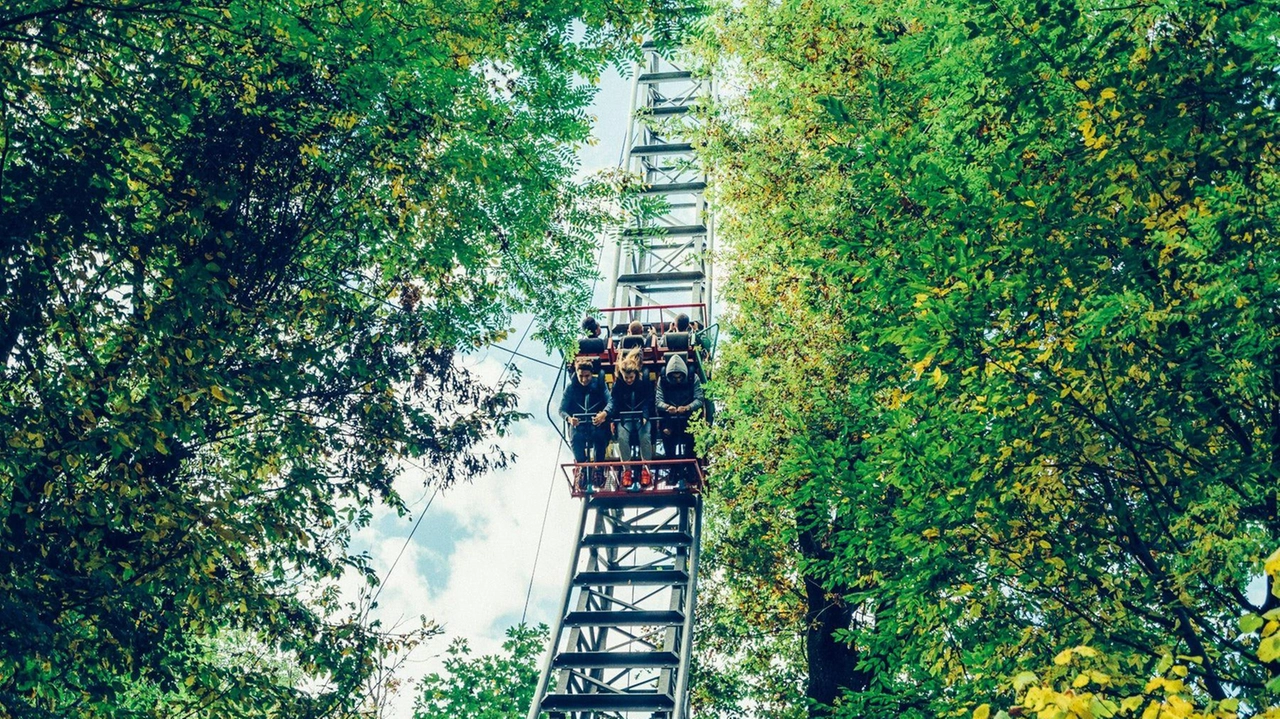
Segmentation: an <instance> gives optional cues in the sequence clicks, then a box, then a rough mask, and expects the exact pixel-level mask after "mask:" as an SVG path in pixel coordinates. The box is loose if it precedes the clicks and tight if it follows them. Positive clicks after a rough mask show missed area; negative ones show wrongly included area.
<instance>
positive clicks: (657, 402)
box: [653, 381, 671, 412]
mask: <svg viewBox="0 0 1280 719" xmlns="http://www.w3.org/2000/svg"><path fill="white" fill-rule="evenodd" d="M654 392H655V394H654V400H653V404H654V406H655V407H657V408H658V411H659V412H666V411H667V410H669V409H671V405H669V404H667V403H666V402H664V401H663V398H662V382H661V381H659V382H658V386H657V388H656V389H655V390H654Z"/></svg>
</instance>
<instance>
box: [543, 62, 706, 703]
mask: <svg viewBox="0 0 1280 719" xmlns="http://www.w3.org/2000/svg"><path fill="white" fill-rule="evenodd" d="M709 92H710V86H709V82H708V81H706V80H703V79H699V78H697V77H695V76H694V75H693V73H692V72H690V71H689V70H687V69H685V68H683V67H681V66H679V65H677V64H676V63H675V62H673V60H672V56H671V54H670V53H668V52H666V51H661V50H659V48H658V47H657V46H655V45H654V44H652V43H646V44H645V45H644V46H643V60H642V61H641V63H640V64H639V67H637V69H636V73H635V77H634V79H633V85H632V105H631V107H632V113H631V119H630V123H629V128H628V132H627V148H626V154H625V158H626V159H625V165H626V167H627V168H628V169H630V170H631V171H632V172H633V173H635V174H636V175H637V176H638V177H639V178H640V180H641V181H642V184H641V185H640V186H639V187H637V188H635V190H634V198H633V199H636V200H637V202H638V203H639V204H641V205H643V207H644V208H645V209H646V210H647V211H646V212H642V213H637V215H636V219H635V220H634V222H633V223H632V225H631V226H630V227H629V228H627V229H626V230H625V231H624V232H623V233H622V236H621V237H620V238H619V242H618V243H617V248H616V250H615V254H614V262H613V282H612V287H611V298H612V304H613V307H614V308H623V310H624V313H626V314H631V315H633V318H634V315H638V314H640V313H641V311H642V310H641V308H646V307H647V308H652V309H651V311H657V312H661V313H663V316H664V317H666V318H667V319H670V318H671V317H673V316H674V313H673V312H672V310H670V309H667V308H668V307H669V306H672V305H674V306H676V307H686V308H689V309H690V310H691V311H690V315H691V316H692V319H694V320H696V321H698V322H699V323H700V324H701V325H702V327H707V325H708V322H709V321H710V319H711V311H710V302H711V290H712V275H711V264H710V262H711V260H710V252H711V250H712V237H713V234H712V233H713V227H712V223H711V218H710V215H709V213H708V211H707V205H706V201H705V200H704V198H703V190H704V189H705V188H706V175H705V173H704V172H703V171H702V168H701V167H700V166H699V164H698V161H697V159H696V158H695V156H694V153H693V146H692V143H691V140H692V132H691V130H692V129H693V127H694V123H695V122H696V121H697V118H696V115H695V113H694V109H695V106H696V105H697V103H698V101H699V99H700V98H703V97H705V96H707V95H708V94H709ZM630 308H636V309H635V312H632V311H631V310H630ZM689 461H690V462H692V460H689ZM697 486H699V487H700V486H701V482H700V481H699V482H698V483H697ZM701 526H702V497H701V495H700V494H698V493H697V492H696V491H691V490H683V489H682V490H671V491H646V492H642V493H637V494H631V495H626V496H617V495H614V496H589V497H587V498H584V500H583V505H582V513H581V517H580V519H579V522H578V531H577V535H576V536H577V544H576V546H575V548H574V553H573V556H572V558H571V561H570V564H569V572H568V576H567V578H566V582H565V593H564V601H563V603H562V606H561V609H560V614H559V615H558V616H557V618H556V621H555V626H554V627H553V628H552V634H551V647H550V650H549V652H548V655H547V659H546V662H545V664H544V667H543V672H542V677H541V680H540V682H539V685H538V688H537V691H536V693H535V695H534V700H533V704H532V706H531V707H530V709H529V714H528V718H529V719H538V718H539V717H540V716H544V715H545V716H549V717H553V718H557V719H558V718H564V719H606V718H607V719H623V718H625V719H641V718H644V719H650V718H653V719H684V718H686V717H688V716H689V707H688V704H689V702H688V685H689V667H690V659H691V654H692V646H693V612H694V607H695V606H696V603H697V577H698V551H699V540H700V534H701Z"/></svg>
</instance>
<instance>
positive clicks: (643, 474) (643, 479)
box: [640, 467, 653, 487]
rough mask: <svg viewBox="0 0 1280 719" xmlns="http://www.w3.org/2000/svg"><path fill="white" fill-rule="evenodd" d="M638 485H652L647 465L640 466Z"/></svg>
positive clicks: (651, 477) (651, 476)
mask: <svg viewBox="0 0 1280 719" xmlns="http://www.w3.org/2000/svg"><path fill="white" fill-rule="evenodd" d="M640 486H641V487H652V486H653V475H652V474H649V468H648V467H641V468H640Z"/></svg>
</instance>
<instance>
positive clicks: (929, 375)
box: [704, 0, 1280, 717]
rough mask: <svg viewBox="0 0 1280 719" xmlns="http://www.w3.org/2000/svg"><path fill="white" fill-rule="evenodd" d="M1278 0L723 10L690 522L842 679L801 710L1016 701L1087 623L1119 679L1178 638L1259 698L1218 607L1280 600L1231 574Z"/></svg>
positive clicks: (1262, 348) (769, 616)
mask: <svg viewBox="0 0 1280 719" xmlns="http://www.w3.org/2000/svg"><path fill="white" fill-rule="evenodd" d="M1277 9H1278V8H1277V6H1276V4H1275V3H1274V2H1270V1H1264V2H1252V1H1249V2H1244V1H1241V2H1235V1H1233V0H1227V1H1226V2H1200V1H1199V0H1172V1H1171V2H1165V3H1145V2H1140V3H1128V4H1124V3H1121V4H1116V3H1096V2H1086V1H1079V0H1035V1H1032V0H1001V1H999V2H993V1H989V0H988V1H983V2H969V1H963V0H962V1H959V2H955V1H949V2H939V1H937V0H912V1H910V2H905V3H894V4H890V5H886V4H882V3H878V2H861V1H855V2H839V3H836V2H826V1H825V0H794V1H787V0H784V1H783V2H780V3H778V2H746V3H741V4H734V5H731V6H726V7H725V8H724V9H723V10H722V11H721V12H720V13H719V15H718V18H717V20H716V22H715V23H714V25H713V27H712V32H711V33H710V37H711V41H710V42H708V43H707V44H708V45H709V47H710V49H709V51H708V52H709V54H710V55H711V58H712V62H713V63H715V67H716V68H717V69H718V70H719V71H721V72H722V73H723V74H724V81H723V83H722V85H723V86H725V87H728V88H730V90H729V91H728V92H727V93H726V98H725V100H724V101H723V102H722V103H721V105H720V107H719V114H718V120H717V122H714V123H712V124H711V125H710V127H709V129H708V131H707V133H706V137H705V138H704V146H705V148H706V153H707V156H708V158H709V159H710V161H711V166H712V167H713V172H714V173H715V175H716V180H717V195H716V196H717V199H718V201H719V202H720V205H719V206H720V208H721V212H720V215H719V216H720V218H721V224H720V225H719V227H720V230H721V237H722V238H724V239H726V240H727V241H728V242H729V243H730V245H731V249H730V251H729V256H728V259H729V265H730V277H729V279H728V282H727V283H726V294H727V298H728V299H729V300H730V301H731V303H732V304H733V306H734V308H735V310H734V314H733V317H732V318H731V320H730V323H731V325H732V330H733V332H732V335H733V336H734V337H735V341H734V343H733V345H732V346H731V347H728V348H726V349H725V350H724V351H723V352H722V353H721V361H722V364H721V365H720V367H719V371H718V374H717V383H718V384H719V385H720V386H719V391H720V393H721V396H722V397H723V408H722V411H721V413H720V422H719V427H718V428H717V429H716V430H715V432H714V434H713V436H712V437H711V440H712V445H713V446H712V452H713V453H714V454H715V461H716V468H717V471H716V477H717V480H716V482H715V483H713V492H714V506H715V509H714V511H716V512H719V513H720V514H721V515H722V516H723V517H724V519H723V520H722V524H723V525H724V526H727V527H728V529H727V530H726V531H725V533H723V534H721V535H719V536H716V535H713V537H714V538H715V539H716V541H717V544H716V546H715V547H713V548H712V549H711V550H710V554H711V555H712V556H713V557H714V556H719V557H720V560H719V561H720V562H721V565H722V566H723V567H725V568H726V574H725V577H726V579H727V581H729V582H730V583H731V584H732V585H733V586H732V589H733V591H731V592H730V596H731V598H732V601H733V602H734V606H737V607H740V608H747V609H755V610H756V611H751V612H748V613H747V614H746V615H745V616H744V617H743V619H742V622H743V623H744V624H747V625H748V626H754V627H758V628H760V629H761V630H765V629H768V628H769V626H770V624H772V623H774V622H775V621H776V618H777V617H778V616H789V617H792V618H793V619H794V624H792V627H791V631H792V633H793V634H794V635H796V636H805V637H806V639H807V641H808V642H809V646H808V648H807V652H808V656H807V660H808V661H807V664H808V667H809V669H810V670H811V671H810V677H809V679H810V681H809V688H808V695H809V698H811V699H814V700H817V701H818V702H820V703H829V702H828V701H827V700H828V699H829V698H830V697H832V696H833V695H835V694H840V693H843V694H844V697H843V699H841V700H840V701H838V702H835V704H836V708H835V709H832V710H829V709H824V708H822V707H820V706H816V707H814V708H813V709H812V713H813V714H814V715H822V714H827V713H833V712H834V713H835V714H837V715H841V716H881V715H895V716H930V717H931V716H938V715H942V714H944V713H946V712H950V711H963V710H965V709H966V707H972V706H976V705H980V704H983V703H990V704H991V705H994V706H1001V705H1007V704H1009V702H1010V701H1011V699H1012V690H1011V688H1010V681H1011V679H1012V678H1014V677H1017V676H1020V675H1021V674H1022V673H1023V672H1025V671H1033V672H1035V671H1044V670H1045V668H1046V667H1053V666H1056V665H1054V664H1052V661H1051V660H1052V658H1053V657H1055V656H1058V655H1059V652H1060V650H1062V649H1066V648H1070V647H1075V646H1078V645H1089V646H1090V647H1092V648H1096V649H1097V650H1100V651H1102V653H1103V654H1105V655H1106V656H1108V657H1115V658H1116V659H1115V661H1116V662H1118V663H1119V664H1120V665H1121V666H1125V667H1128V668H1129V671H1128V672H1127V674H1126V676H1128V677H1130V678H1131V681H1132V682H1136V683H1137V687H1136V691H1138V692H1141V691H1142V689H1143V684H1142V682H1144V681H1146V678H1147V677H1150V676H1152V675H1155V674H1162V673H1164V672H1166V671H1168V670H1169V667H1168V666H1167V665H1165V664H1163V662H1164V661H1165V658H1166V657H1169V656H1178V655H1183V656H1193V657H1196V658H1197V659H1196V661H1195V662H1188V663H1186V664H1185V665H1184V666H1183V671H1185V672H1186V673H1187V677H1186V694H1187V696H1188V697H1189V698H1190V699H1191V700H1194V702H1195V703H1196V704H1197V705H1200V706H1210V705H1212V704H1213V703H1214V702H1220V701H1225V700H1226V699H1227V697H1228V696H1238V697H1239V698H1240V699H1241V702H1240V710H1241V711H1242V712H1245V713H1251V712H1254V711H1257V710H1258V708H1259V707H1263V706H1268V705H1269V703H1270V702H1271V701H1272V697H1273V689H1269V688H1268V682H1269V680H1270V679H1272V678H1274V677H1275V676H1276V673H1277V671H1280V670H1278V668H1277V667H1278V666H1280V665H1277V664H1276V662H1275V657H1274V655H1269V654H1265V655H1264V656H1262V657H1260V656H1259V653H1257V652H1256V651H1255V649H1256V647H1257V646H1258V645H1257V644H1256V642H1257V641H1258V635H1257V634H1256V633H1254V634H1249V633H1246V634H1242V633H1241V631H1240V629H1241V627H1240V625H1238V624H1237V622H1238V621H1239V618H1240V616H1241V615H1248V616H1251V617H1256V616H1257V615H1259V614H1262V613H1265V612H1268V611H1270V610H1272V609H1274V608H1275V607H1276V605H1277V602H1278V601H1280V600H1277V599H1276V598H1275V596H1274V595H1271V594H1268V595H1266V596H1265V597H1262V596H1257V595H1256V593H1255V594H1252V595H1251V594H1250V586H1251V585H1252V584H1255V583H1257V582H1258V581H1260V577H1261V574H1260V572H1259V571H1258V568H1259V566H1260V565H1261V559H1262V558H1263V557H1265V556H1266V555H1268V554H1269V553H1270V551H1271V550H1272V549H1273V548H1274V547H1275V546H1277V545H1278V544H1280V509H1278V507H1280V502H1278V499H1277V493H1280V482H1278V481H1277V480H1278V479H1280V465H1278V464H1277V461H1278V459H1280V355H1277V351H1280V325H1278V323H1277V321H1276V307H1277V303H1278V302H1280V274H1277V273H1278V271H1280V244H1277V242H1276V237H1275V235H1274V228H1275V226H1276V223H1277V219H1280V217H1278V215H1280V196H1278V195H1277V192H1278V191H1280V184H1278V183H1277V180H1278V179H1280V177H1278V176H1277V172H1276V161H1277V159H1278V158H1277V135H1278V133H1280V118H1278V117H1277V98H1276V96H1275V91H1276V88H1277V87H1280V84H1278V83H1277V80H1280V78H1277V77H1276V74H1277V70H1280V46H1277V44H1276V43H1275V42H1274V37H1275V35H1276V33H1277V31H1280V12H1277ZM729 568H733V570H732V571H729ZM815 583H816V584H817V585H818V586H820V587H821V589H822V590H823V591H822V592H821V593H820V594H817V595H816V598H817V599H818V601H817V602H816V603H815V601H814V599H815V593H814V592H812V591H811V590H812V588H813V586H814V584H815ZM771 584H776V585H778V586H779V587H780V589H779V591H777V592H776V593H775V596H774V597H773V598H770V599H768V600H767V601H763V600H761V599H760V598H758V596H757V595H758V594H759V588H760V586H762V585H765V586H767V585H771ZM781 587H787V588H789V589H784V588H781ZM797 592H800V593H803V595H804V598H803V599H802V598H801V597H800V596H799V595H798V594H797ZM735 595H736V596H735ZM775 606H776V607H782V608H784V609H786V610H787V612H789V613H787V614H782V613H780V612H778V611H774V607H775ZM815 610H818V611H817V612H815ZM770 612H772V613H770ZM824 613H825V614H824ZM831 613H834V614H835V615H836V620H837V621H836V622H835V623H834V624H843V625H844V626H842V627H840V628H839V629H838V630H835V631H833V629H835V627H834V626H833V623H832V622H830V620H829V618H828V617H829V616H830V614H831ZM1252 621H1257V620H1256V619H1254V620H1250V622H1252ZM775 633H776V632H775ZM822 635H826V636H822ZM743 636H744V637H746V638H745V639H743V640H742V642H741V643H740V644H739V645H738V646H737V647H736V648H735V650H734V651H738V652H744V651H746V652H750V651H753V650H755V649H753V647H755V646H756V645H753V644H752V642H753V641H758V640H756V639H753V638H752V632H743ZM833 640H834V645H833V644H832V643H831V642H832V641H833ZM815 641H818V642H820V643H821V647H820V649H821V650H822V651H825V652H829V653H828V654H827V656H834V657H840V654H841V652H843V653H844V655H845V656H844V659H849V660H851V661H850V662H844V661H843V659H842V660H841V661H842V663H841V664H839V665H838V666H837V665H833V664H831V663H827V664H825V665H822V666H819V665H818V664H815V663H814V646H813V642H815ZM758 649H759V650H761V651H768V650H769V649H770V647H769V645H768V644H763V645H759V646H758ZM786 656H789V657H790V658H791V659H792V660H793V661H800V657H799V656H797V654H796V653H792V654H790V655H786ZM708 663H710V664H711V665H712V666H714V663H713V662H708ZM840 667H843V669H842V670H840V671H834V672H833V671H832V670H833V668H835V669H839V668H840ZM1270 686H1272V687H1274V684H1272V685H1270ZM1131 689H1133V687H1132V686H1129V687H1118V688H1117V689H1116V691H1117V692H1119V694H1121V695H1123V694H1126V693H1128V692H1129V691H1130V690H1131Z"/></svg>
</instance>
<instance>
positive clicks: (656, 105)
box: [610, 43, 715, 327]
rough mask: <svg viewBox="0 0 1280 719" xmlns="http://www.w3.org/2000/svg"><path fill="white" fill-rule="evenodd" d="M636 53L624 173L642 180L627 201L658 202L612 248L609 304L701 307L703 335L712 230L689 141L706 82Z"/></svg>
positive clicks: (655, 51) (648, 52)
mask: <svg viewBox="0 0 1280 719" xmlns="http://www.w3.org/2000/svg"><path fill="white" fill-rule="evenodd" d="M642 49H643V58H642V60H641V62H640V63H639V66H638V67H637V68H636V75H635V78H634V80H633V83H632V91H631V92H632V95H631V118H630V124H629V125H628V130H627V140H626V143H627V147H626V155H625V160H624V166H625V167H626V168H627V169H628V170H630V171H631V172H632V173H634V174H635V175H637V176H639V177H640V178H641V180H642V184H641V185H640V186H639V187H637V188H636V189H635V190H634V192H633V195H635V196H636V197H638V198H640V199H641V200H646V199H648V201H649V202H652V201H653V198H661V202H660V203H659V207H658V209H657V211H656V212H653V213H651V214H648V215H641V216H638V217H636V218H635V221H634V222H633V223H632V225H631V227H628V228H627V229H626V230H624V231H623V233H622V237H621V238H620V241H619V242H618V243H617V244H616V246H615V251H614V256H613V273H612V277H613V283H612V286H611V288H610V299H611V303H612V305H613V306H614V307H643V306H645V305H651V306H652V305H663V304H668V303H670V302H673V301H675V302H688V303H692V304H702V305H705V311H704V316H703V317H694V319H697V320H699V321H701V322H702V324H703V326H704V327H705V326H706V325H707V324H708V323H709V321H710V318H711V304H710V303H711V298H712V290H713V287H712V280H713V278H712V264H711V252H712V250H714V248H715V247H714V233H715V228H714V226H713V223H712V217H711V213H710V212H709V210H708V207H707V202H706V200H705V198H704V197H703V191H704V190H705V189H706V187H707V176H706V173H705V172H704V171H703V169H702V166H701V165H700V164H699V162H698V159H697V157H696V156H695V154H694V149H693V143H692V140H693V130H694V129H696V125H697V123H698V115H697V113H696V112H694V110H695V109H696V108H697V105H698V103H699V101H700V100H702V99H703V98H705V97H708V96H709V95H710V94H711V90H712V88H711V81H710V80H709V79H706V78H701V77H698V76H696V75H694V74H693V72H691V71H690V70H688V69H687V68H684V67H681V65H680V64H679V63H678V61H677V60H674V59H673V58H672V56H671V55H672V53H670V52H664V51H661V50H659V48H658V47H657V46H656V45H654V44H653V43H645V44H644V45H643V47H642Z"/></svg>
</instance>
